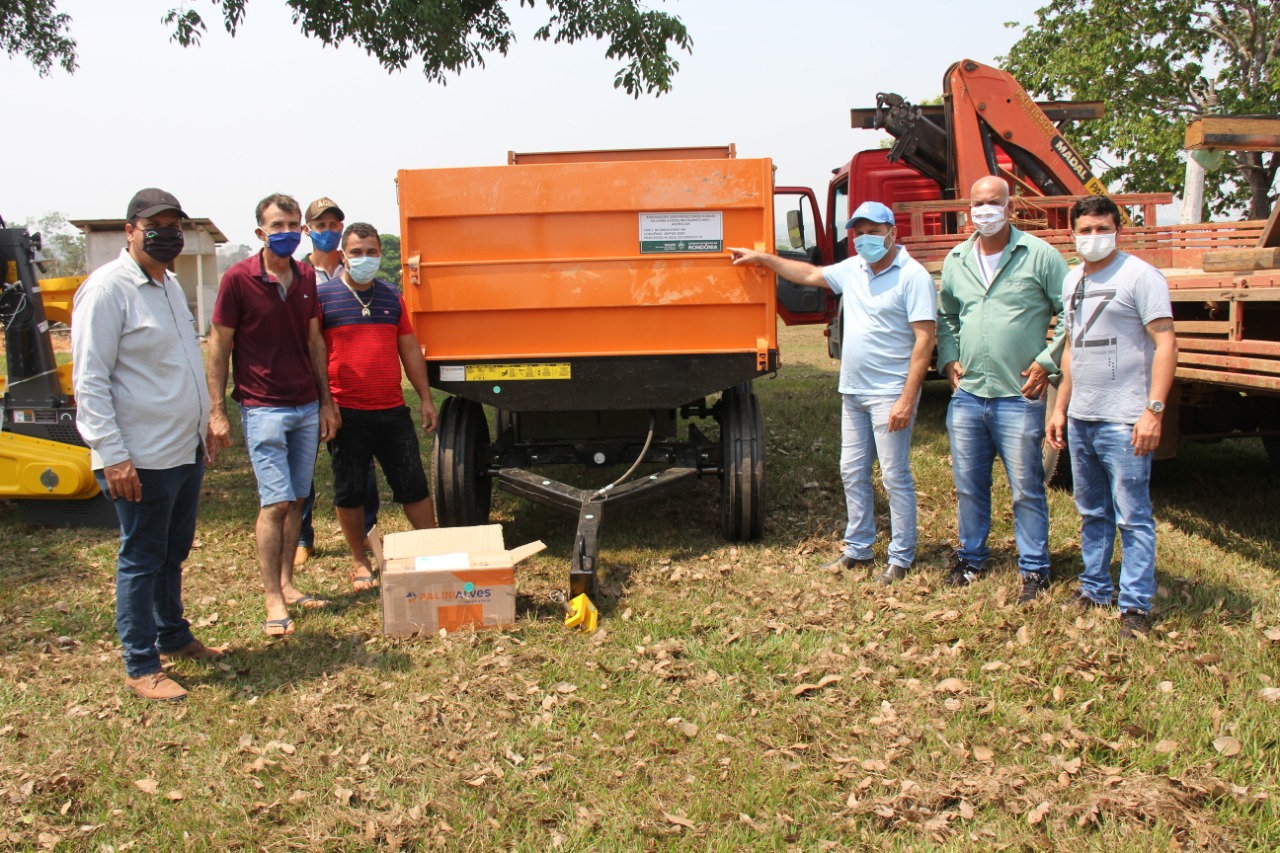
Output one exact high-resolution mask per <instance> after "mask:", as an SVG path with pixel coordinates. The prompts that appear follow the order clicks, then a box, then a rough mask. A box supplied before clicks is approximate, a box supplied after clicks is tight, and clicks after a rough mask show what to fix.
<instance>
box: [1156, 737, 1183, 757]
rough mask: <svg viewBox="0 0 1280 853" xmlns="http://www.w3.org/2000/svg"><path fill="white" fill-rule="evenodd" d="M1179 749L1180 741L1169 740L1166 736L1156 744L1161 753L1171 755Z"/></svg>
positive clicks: (1157, 750)
mask: <svg viewBox="0 0 1280 853" xmlns="http://www.w3.org/2000/svg"><path fill="white" fill-rule="evenodd" d="M1177 749H1178V742H1177V741H1176V740H1169V739H1168V738H1165V739H1164V740H1162V741H1160V742H1159V743H1157V744H1156V745H1155V750H1156V752H1158V753H1160V754H1161V755H1170V754H1172V753H1173V752H1175V751H1176V750H1177Z"/></svg>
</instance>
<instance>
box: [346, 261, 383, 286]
mask: <svg viewBox="0 0 1280 853" xmlns="http://www.w3.org/2000/svg"><path fill="white" fill-rule="evenodd" d="M381 266H382V258H371V257H369V256H367V255H366V256H365V257H363V258H347V273H348V274H349V275H350V276H351V280H352V281H354V282H355V283H356V284H368V283H369V282H371V281H373V277H374V276H376V275H377V274H378V268H379V267H381Z"/></svg>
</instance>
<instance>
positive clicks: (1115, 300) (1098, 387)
mask: <svg viewBox="0 0 1280 853" xmlns="http://www.w3.org/2000/svg"><path fill="white" fill-rule="evenodd" d="M1071 230H1072V231H1073V232H1074V233H1075V241H1076V251H1077V252H1078V253H1079V254H1080V256H1081V257H1082V259H1083V260H1084V263H1083V264H1082V265H1081V266H1079V267H1077V268H1076V269H1074V270H1072V271H1071V272H1070V273H1068V274H1067V277H1066V280H1065V281H1064V282H1063V289H1062V302H1063V315H1062V316H1063V320H1064V322H1065V323H1066V340H1067V346H1066V350H1065V352H1064V353H1063V356H1062V383H1061V384H1060V385H1059V387H1058V401H1057V405H1056V407H1055V409H1054V413H1053V418H1052V419H1051V420H1050V422H1049V426H1048V430H1047V433H1048V438H1049V441H1050V443H1051V444H1053V446H1054V447H1057V448H1059V449H1063V448H1067V447H1069V448H1070V451H1071V470H1072V474H1073V476H1074V478H1075V502H1076V509H1077V510H1078V511H1079V512H1080V520H1081V523H1080V554H1081V557H1082V558H1083V560H1084V571H1083V572H1082V573H1081V575H1080V595H1079V597H1078V599H1077V603H1078V604H1080V605H1081V606H1083V607H1110V606H1111V595H1112V591H1113V590H1114V585H1113V583H1112V581H1111V557H1112V554H1113V552H1114V550H1115V539H1116V529H1117V528H1119V530H1120V543H1121V547H1122V554H1121V561H1120V602H1119V603H1120V635H1121V636H1122V637H1132V636H1133V635H1134V634H1146V633H1147V631H1148V630H1149V629H1150V614H1151V599H1152V598H1153V596H1154V595H1155V590H1156V564H1155V553H1156V548H1155V545H1156V530H1155V519H1154V517H1153V515H1152V511H1151V494H1150V491H1151V490H1150V482H1151V457H1152V453H1153V451H1155V449H1156V448H1157V447H1158V446H1159V444H1160V433H1161V420H1162V418H1163V416H1164V409H1165V401H1166V400H1167V398H1168V396H1169V390H1170V388H1171V387H1172V385H1173V375H1174V370H1175V369H1176V367H1177V361H1178V345H1177V341H1176V339H1175V337H1174V331H1173V319H1172V318H1173V311H1172V309H1171V307H1170V301H1169V285H1168V283H1167V282H1166V281H1165V279H1164V276H1163V275H1161V274H1160V272H1159V271H1158V270H1156V269H1155V268H1154V267H1152V266H1151V265H1150V264H1148V263H1146V262H1145V261H1142V260H1139V259H1138V258H1135V257H1134V256H1132V255H1130V254H1127V253H1125V252H1121V251H1119V250H1117V249H1116V235H1117V234H1118V233H1119V231H1120V210H1119V208H1117V207H1116V205H1115V202H1113V201H1112V200H1111V199H1109V198H1106V197H1105V196H1090V197H1089V198H1086V199H1081V200H1080V201H1079V202H1077V203H1076V205H1075V206H1074V207H1073V208H1072V210H1071Z"/></svg>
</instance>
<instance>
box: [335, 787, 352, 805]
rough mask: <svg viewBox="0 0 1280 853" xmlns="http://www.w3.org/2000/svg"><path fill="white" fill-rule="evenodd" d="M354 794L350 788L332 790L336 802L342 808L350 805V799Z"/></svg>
mask: <svg viewBox="0 0 1280 853" xmlns="http://www.w3.org/2000/svg"><path fill="white" fill-rule="evenodd" d="M355 794H356V792H355V791H353V790H351V789H350V788H334V789H333V796H334V797H335V798H336V799H337V800H338V802H340V803H342V804H343V805H344V806H349V805H351V798H352V797H354V796H355Z"/></svg>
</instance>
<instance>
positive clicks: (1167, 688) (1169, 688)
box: [1156, 681, 1173, 693]
mask: <svg viewBox="0 0 1280 853" xmlns="http://www.w3.org/2000/svg"><path fill="white" fill-rule="evenodd" d="M1156 689H1157V690H1159V691H1160V692H1161V693H1172V692H1173V682H1172V681H1162V682H1160V683H1159V684H1157V685H1156Z"/></svg>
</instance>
